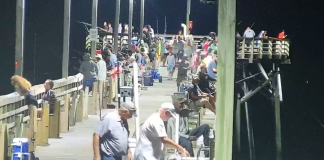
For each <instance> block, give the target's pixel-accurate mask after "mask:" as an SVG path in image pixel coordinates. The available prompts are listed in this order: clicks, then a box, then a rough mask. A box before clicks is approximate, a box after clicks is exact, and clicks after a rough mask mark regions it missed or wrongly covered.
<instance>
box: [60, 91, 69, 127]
mask: <svg viewBox="0 0 324 160" xmlns="http://www.w3.org/2000/svg"><path fill="white" fill-rule="evenodd" d="M69 106H70V94H66V95H65V96H64V108H63V109H64V111H63V112H61V115H60V133H66V132H68V131H69V108H70V107H69Z"/></svg>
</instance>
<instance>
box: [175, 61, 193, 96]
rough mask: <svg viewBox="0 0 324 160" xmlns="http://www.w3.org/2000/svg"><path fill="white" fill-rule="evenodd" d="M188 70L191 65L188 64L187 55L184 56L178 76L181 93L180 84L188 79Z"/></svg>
mask: <svg viewBox="0 0 324 160" xmlns="http://www.w3.org/2000/svg"><path fill="white" fill-rule="evenodd" d="M188 69H190V64H189V62H188V59H187V55H183V57H182V60H181V62H180V63H179V66H178V76H177V87H178V92H179V91H180V83H181V82H182V81H185V80H186V79H187V71H188Z"/></svg>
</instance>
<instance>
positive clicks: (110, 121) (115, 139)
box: [93, 102, 137, 160]
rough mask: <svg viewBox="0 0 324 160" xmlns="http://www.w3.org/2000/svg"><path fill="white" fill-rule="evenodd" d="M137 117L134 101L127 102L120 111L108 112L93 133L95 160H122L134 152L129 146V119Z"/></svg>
mask: <svg viewBox="0 0 324 160" xmlns="http://www.w3.org/2000/svg"><path fill="white" fill-rule="evenodd" d="M132 117H137V114H136V107H135V105H134V103H133V102H125V103H123V104H122V106H121V108H120V109H119V110H118V111H114V112H110V113H108V114H106V115H105V116H104V117H103V118H102V120H101V121H100V122H99V124H98V126H97V129H96V131H95V132H94V134H93V153H94V158H93V159H94V160H122V156H125V155H127V157H128V159H131V158H132V154H131V153H130V151H129V148H128V135H129V130H128V125H127V120H128V119H130V118H132Z"/></svg>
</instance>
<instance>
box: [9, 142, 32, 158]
mask: <svg viewBox="0 0 324 160" xmlns="http://www.w3.org/2000/svg"><path fill="white" fill-rule="evenodd" d="M11 146H12V156H11V157H12V160H29V159H30V154H29V150H28V139H27V138H14V139H13V141H12V144H11Z"/></svg>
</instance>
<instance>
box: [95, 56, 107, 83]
mask: <svg viewBox="0 0 324 160" xmlns="http://www.w3.org/2000/svg"><path fill="white" fill-rule="evenodd" d="M96 59H97V66H98V80H99V81H106V78H107V66H106V62H105V61H104V60H103V59H102V55H101V54H97V55H96Z"/></svg>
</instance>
